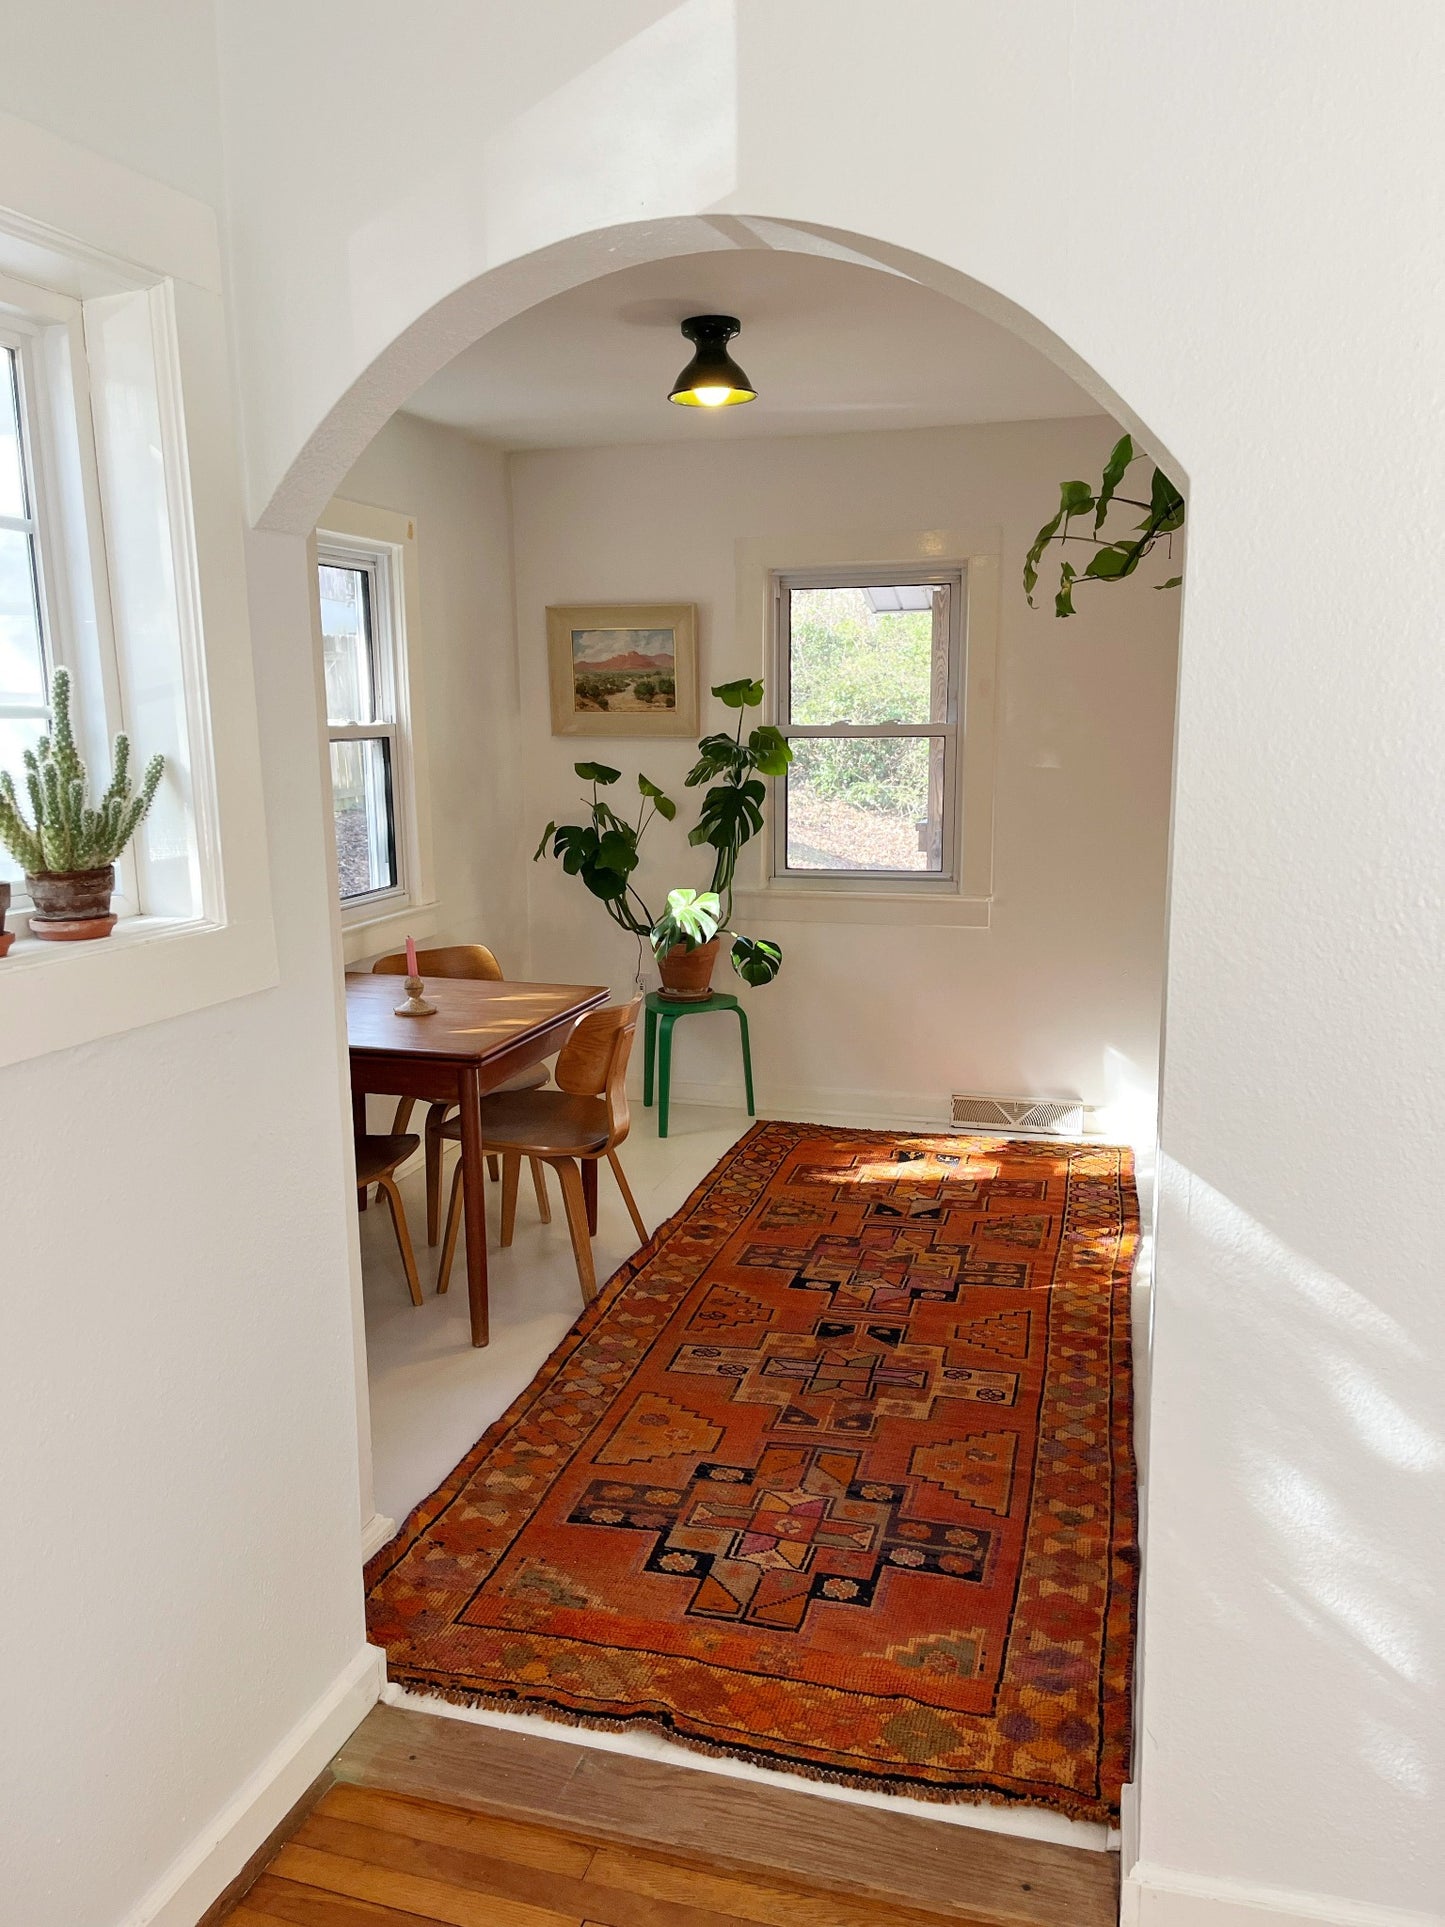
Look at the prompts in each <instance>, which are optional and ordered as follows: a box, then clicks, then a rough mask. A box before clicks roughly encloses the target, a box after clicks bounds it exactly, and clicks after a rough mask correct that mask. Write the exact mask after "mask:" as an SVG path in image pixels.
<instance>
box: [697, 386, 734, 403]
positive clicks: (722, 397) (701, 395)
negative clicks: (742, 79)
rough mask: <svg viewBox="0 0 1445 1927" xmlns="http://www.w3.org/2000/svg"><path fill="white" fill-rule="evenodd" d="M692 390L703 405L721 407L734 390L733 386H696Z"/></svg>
mask: <svg viewBox="0 0 1445 1927" xmlns="http://www.w3.org/2000/svg"><path fill="white" fill-rule="evenodd" d="M692 392H693V393H694V394H695V395H696V396H697V399H698V402H699V403H700V405H701V406H702V407H704V408H721V407H722V405H723V404H724V402H725V401H726V400H727V398H728V396H729V395H730V394H731V393H732V390H731V388H694V389H693V391H692Z"/></svg>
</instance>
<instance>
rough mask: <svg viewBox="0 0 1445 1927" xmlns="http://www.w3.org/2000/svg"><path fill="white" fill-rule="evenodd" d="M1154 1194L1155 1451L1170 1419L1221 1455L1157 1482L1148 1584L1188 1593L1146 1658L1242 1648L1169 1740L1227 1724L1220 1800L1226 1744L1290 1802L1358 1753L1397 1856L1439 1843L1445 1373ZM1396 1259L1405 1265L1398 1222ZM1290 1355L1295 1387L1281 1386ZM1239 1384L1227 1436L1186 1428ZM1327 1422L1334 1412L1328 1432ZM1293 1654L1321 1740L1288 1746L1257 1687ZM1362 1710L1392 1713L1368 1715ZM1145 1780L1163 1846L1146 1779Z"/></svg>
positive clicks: (1212, 1199)
mask: <svg viewBox="0 0 1445 1927" xmlns="http://www.w3.org/2000/svg"><path fill="white" fill-rule="evenodd" d="M1159 1177H1160V1192H1161V1204H1160V1220H1161V1222H1160V1247H1161V1249H1160V1257H1159V1276H1160V1278H1161V1280H1163V1281H1165V1282H1164V1283H1163V1284H1162V1285H1161V1289H1160V1293H1159V1305H1158V1310H1157V1330H1156V1347H1155V1359H1154V1367H1153V1373H1154V1385H1153V1413H1152V1430H1153V1432H1154V1436H1155V1439H1156V1441H1157V1439H1158V1437H1159V1436H1160V1435H1161V1434H1162V1433H1163V1432H1164V1430H1165V1429H1166V1428H1168V1427H1169V1426H1170V1424H1171V1409H1170V1408H1171V1406H1172V1407H1173V1408H1174V1413H1175V1415H1177V1416H1178V1418H1179V1422H1180V1423H1181V1424H1182V1425H1183V1427H1184V1428H1185V1430H1186V1432H1187V1433H1192V1434H1193V1435H1194V1436H1195V1437H1198V1438H1210V1437H1212V1438H1213V1441H1214V1456H1213V1458H1212V1460H1211V1462H1210V1463H1209V1464H1207V1465H1199V1466H1197V1467H1196V1468H1195V1469H1194V1472H1193V1473H1190V1472H1188V1471H1185V1472H1181V1470H1180V1469H1178V1468H1177V1466H1176V1467H1175V1468H1174V1469H1173V1470H1172V1474H1171V1482H1170V1489H1168V1490H1161V1489H1160V1487H1159V1485H1158V1475H1157V1473H1156V1483H1155V1488H1154V1490H1153V1492H1152V1494H1151V1503H1150V1518H1149V1526H1148V1530H1149V1549H1150V1550H1149V1568H1150V1569H1152V1571H1153V1572H1154V1573H1156V1574H1167V1579H1161V1580H1160V1584H1161V1585H1167V1587H1168V1588H1169V1590H1170V1591H1171V1592H1173V1591H1176V1590H1180V1589H1182V1591H1183V1593H1184V1594H1186V1595H1187V1596H1188V1597H1187V1603H1186V1602H1182V1601H1181V1599H1179V1598H1175V1599H1172V1600H1169V1601H1165V1602H1163V1603H1164V1610H1163V1612H1162V1613H1161V1612H1160V1611H1158V1610H1157V1609H1156V1606H1155V1603H1154V1602H1153V1601H1151V1600H1150V1599H1148V1598H1147V1597H1146V1614H1149V1615H1152V1619H1151V1617H1146V1620H1145V1646H1146V1652H1147V1654H1148V1655H1149V1663H1151V1664H1152V1663H1153V1660H1154V1657H1155V1652H1156V1648H1155V1642H1154V1639H1153V1638H1152V1637H1151V1632H1150V1626H1151V1623H1152V1624H1153V1625H1166V1624H1167V1625H1168V1626H1169V1628H1170V1632H1169V1635H1168V1636H1169V1638H1170V1639H1173V1640H1180V1639H1182V1638H1185V1637H1187V1636H1191V1635H1192V1637H1193V1638H1194V1640H1195V1641H1196V1642H1197V1643H1202V1644H1204V1645H1205V1646H1207V1647H1212V1648H1213V1649H1214V1651H1215V1652H1216V1653H1221V1654H1222V1653H1227V1652H1228V1651H1229V1650H1230V1649H1233V1652H1234V1654H1235V1655H1236V1657H1237V1658H1238V1661H1239V1666H1240V1671H1238V1672H1237V1673H1236V1675H1235V1676H1234V1677H1233V1678H1231V1679H1229V1680H1228V1681H1221V1683H1220V1684H1221V1691H1220V1697H1219V1700H1218V1701H1216V1702H1215V1703H1214V1704H1213V1705H1212V1706H1211V1707H1209V1708H1201V1709H1200V1710H1199V1714H1198V1716H1197V1718H1196V1720H1195V1722H1194V1723H1193V1724H1194V1731H1193V1734H1192V1735H1191V1734H1190V1733H1189V1732H1187V1731H1184V1730H1182V1729H1176V1730H1175V1731H1173V1732H1172V1733H1171V1735H1170V1737H1169V1743H1170V1745H1171V1747H1174V1748H1185V1749H1187V1748H1188V1747H1189V1746H1190V1744H1191V1739H1195V1740H1199V1741H1201V1742H1202V1741H1204V1739H1205V1736H1206V1734H1207V1733H1208V1732H1209V1730H1210V1728H1211V1727H1212V1728H1213V1737H1212V1744H1210V1745H1209V1746H1207V1747H1205V1748H1204V1749H1203V1750H1202V1751H1201V1753H1200V1756H1199V1760H1198V1772H1199V1775H1200V1780H1201V1784H1205V1785H1207V1784H1209V1783H1210V1782H1211V1779H1212V1777H1213V1769H1214V1768H1217V1767H1219V1766H1220V1765H1221V1763H1222V1761H1223V1760H1224V1758H1225V1756H1226V1754H1227V1752H1228V1751H1229V1749H1231V1747H1234V1746H1240V1747H1243V1746H1244V1745H1246V1744H1248V1745H1249V1746H1250V1747H1251V1748H1252V1749H1253V1750H1254V1752H1255V1753H1256V1755H1257V1756H1258V1755H1263V1756H1264V1759H1263V1760H1262V1761H1261V1762H1260V1772H1259V1780H1258V1783H1259V1785H1260V1786H1261V1787H1264V1786H1269V1785H1271V1784H1273V1785H1275V1786H1276V1787H1278V1788H1279V1790H1280V1794H1279V1797H1280V1798H1281V1800H1282V1801H1285V1802H1287V1801H1288V1800H1289V1798H1290V1794H1289V1791H1288V1790H1289V1789H1290V1788H1291V1787H1293V1786H1294V1785H1295V1784H1296V1782H1297V1778H1298V1775H1299V1773H1300V1770H1301V1768H1302V1767H1303V1765H1304V1764H1305V1762H1306V1760H1307V1759H1308V1758H1309V1757H1311V1749H1313V1748H1315V1747H1317V1748H1318V1749H1319V1752H1320V1754H1321V1755H1322V1756H1326V1757H1327V1756H1330V1755H1334V1756H1336V1757H1338V1756H1340V1755H1341V1754H1344V1755H1345V1756H1347V1757H1348V1758H1350V1759H1351V1760H1353V1761H1355V1762H1357V1763H1358V1766H1359V1770H1360V1772H1361V1773H1362V1774H1370V1775H1373V1776H1375V1777H1376V1778H1377V1779H1378V1780H1379V1781H1381V1782H1383V1783H1384V1785H1385V1787H1386V1788H1387V1789H1388V1791H1389V1794H1390V1796H1391V1799H1392V1801H1393V1802H1394V1804H1395V1805H1396V1807H1397V1809H1398V1811H1399V1813H1400V1832H1399V1837H1400V1839H1401V1841H1402V1842H1405V1841H1408V1840H1411V1839H1413V1840H1416V1841H1420V1840H1424V1839H1427V1838H1429V1837H1430V1836H1431V1823H1432V1822H1433V1821H1434V1820H1435V1817H1436V1816H1435V1810H1436V1808H1437V1807H1438V1802H1439V1798H1440V1794H1441V1788H1440V1787H1439V1786H1437V1785H1436V1784H1434V1782H1433V1781H1432V1777H1431V1772H1430V1767H1429V1760H1430V1754H1431V1748H1432V1745H1433V1744H1434V1743H1435V1736H1436V1735H1437V1734H1438V1729H1439V1721H1440V1717H1441V1715H1440V1711H1439V1708H1438V1705H1437V1704H1434V1700H1435V1696H1436V1695H1437V1694H1438V1691H1439V1681H1438V1679H1437V1677H1436V1662H1435V1659H1434V1656H1433V1655H1432V1652H1431V1644H1430V1642H1431V1632H1430V1628H1431V1626H1432V1624H1433V1622H1434V1621H1435V1619H1436V1617H1437V1615H1438V1604H1437V1600H1438V1596H1439V1590H1440V1585H1441V1574H1440V1573H1439V1572H1438V1571H1433V1572H1432V1570H1431V1568H1432V1565H1434V1566H1437V1567H1438V1565H1439V1563H1440V1556H1439V1533H1438V1516H1439V1515H1438V1510H1437V1509H1436V1505H1435V1501H1434V1499H1433V1497H1432V1486H1433V1485H1434V1481H1435V1480H1436V1479H1437V1478H1438V1475H1439V1473H1440V1471H1441V1469H1442V1467H1445V1444H1442V1441H1441V1439H1440V1438H1439V1437H1438V1436H1437V1435H1436V1433H1435V1432H1434V1431H1433V1430H1432V1429H1430V1428H1429V1427H1428V1426H1426V1425H1423V1424H1422V1423H1421V1422H1420V1420H1419V1419H1418V1418H1417V1417H1416V1416H1414V1414H1415V1413H1417V1412H1428V1411H1430V1410H1431V1409H1433V1407H1434V1406H1435V1405H1436V1404H1438V1395H1437V1393H1436V1391H1435V1387H1436V1386H1437V1385H1438V1373H1439V1362H1438V1360H1436V1361H1432V1360H1431V1359H1430V1358H1429V1357H1428V1356H1427V1355H1426V1352H1425V1349H1424V1347H1423V1346H1422V1345H1421V1344H1420V1343H1419V1342H1418V1341H1417V1340H1416V1339H1415V1338H1414V1337H1413V1336H1412V1334H1411V1333H1410V1332H1409V1331H1408V1330H1406V1328H1405V1327H1404V1326H1402V1325H1401V1324H1400V1323H1399V1322H1398V1321H1397V1320H1396V1319H1395V1318H1394V1317H1393V1316H1391V1315H1390V1313H1389V1312H1387V1311H1386V1310H1384V1309H1383V1308H1382V1307H1381V1306H1380V1305H1378V1304H1376V1303H1375V1302H1373V1301H1372V1300H1371V1299H1370V1298H1368V1297H1366V1296H1365V1295H1364V1294H1363V1293H1362V1292H1360V1291H1359V1290H1357V1289H1356V1288H1354V1287H1353V1286H1351V1285H1349V1284H1346V1283H1345V1282H1344V1280H1343V1279H1340V1278H1337V1277H1335V1276H1334V1275H1333V1274H1332V1273H1330V1272H1328V1271H1325V1270H1324V1269H1322V1268H1321V1267H1320V1266H1318V1265H1316V1264H1315V1263H1314V1262H1313V1261H1312V1260H1310V1259H1309V1258H1308V1257H1306V1256H1304V1255H1303V1254H1301V1253H1300V1252H1298V1251H1295V1250H1293V1249H1291V1248H1290V1247H1289V1246H1288V1245H1286V1244H1284V1243H1283V1242H1282V1241H1281V1240H1280V1239H1278V1238H1277V1237H1276V1236H1275V1235H1274V1234H1273V1233H1272V1232H1271V1231H1269V1230H1268V1229H1267V1228H1266V1227H1265V1226H1263V1225H1261V1224H1260V1223H1258V1221H1257V1220H1255V1219H1254V1218H1252V1217H1250V1216H1249V1215H1248V1214H1246V1213H1245V1212H1243V1211H1242V1210H1240V1208H1239V1207H1238V1206H1237V1205H1235V1204H1234V1203H1232V1202H1231V1201H1230V1199H1228V1198H1226V1197H1224V1196H1223V1195H1221V1193H1219V1192H1218V1191H1216V1190H1215V1189H1214V1188H1213V1187H1212V1186H1211V1185H1209V1184H1208V1183H1207V1182H1206V1181H1205V1180H1204V1179H1203V1178H1201V1177H1199V1176H1198V1175H1197V1174H1195V1173H1194V1172H1192V1171H1189V1170H1187V1169H1185V1168H1184V1167H1183V1166H1182V1165H1180V1164H1178V1163H1177V1162H1175V1161H1174V1160H1173V1159H1171V1158H1169V1157H1168V1156H1167V1155H1161V1160H1160V1174H1159ZM1341 1182H1342V1183H1348V1173H1342V1174H1341ZM1380 1242H1381V1262H1382V1265H1383V1266H1388V1264H1389V1251H1390V1239H1389V1226H1388V1224H1382V1225H1381V1227H1380ZM1261 1281H1263V1285H1262V1283H1261ZM1280 1359H1287V1360H1288V1363H1289V1371H1288V1373H1287V1374H1286V1373H1281V1372H1278V1371H1276V1370H1275V1364H1276V1361H1277V1360H1280ZM1231 1381H1232V1382H1233V1384H1234V1386H1235V1388H1236V1391H1235V1396H1234V1397H1233V1399H1232V1400H1231V1402H1230V1405H1229V1408H1228V1413H1227V1424H1226V1425H1225V1426H1223V1427H1221V1424H1220V1414H1219V1412H1218V1411H1217V1410H1215V1411H1212V1412H1211V1411H1207V1410H1201V1411H1200V1412H1199V1413H1198V1414H1197V1415H1196V1416H1195V1417H1194V1418H1191V1417H1190V1416H1189V1415H1188V1414H1187V1412H1182V1411H1181V1409H1180V1408H1181V1407H1183V1406H1186V1405H1187V1404H1188V1403H1189V1402H1191V1401H1192V1400H1193V1399H1194V1397H1195V1396H1196V1388H1197V1387H1199V1386H1201V1385H1204V1386H1208V1385H1215V1386H1217V1385H1220V1384H1224V1383H1229V1382H1231ZM1322 1412H1327V1413H1331V1414H1332V1415H1333V1422H1332V1423H1331V1424H1330V1426H1329V1428H1328V1429H1327V1430H1321V1428H1320V1422H1319V1414H1320V1413H1322ZM1157 1463H1158V1461H1157V1459H1156V1464H1157ZM1165 1463H1170V1461H1167V1460H1166V1461H1165ZM1412 1516H1413V1517H1415V1518H1417V1519H1418V1520H1419V1525H1420V1531H1419V1536H1418V1538H1417V1540H1416V1541H1415V1542H1414V1547H1413V1548H1412V1550H1411V1551H1410V1552H1409V1553H1405V1554H1402V1552H1401V1549H1400V1539H1399V1532H1398V1524H1399V1521H1400V1520H1401V1519H1402V1518H1409V1517H1412ZM1432 1519H1433V1520H1434V1521H1435V1522H1436V1524H1435V1525H1433V1526H1432V1524H1431V1521H1432ZM1271 1622H1272V1624H1271ZM1281 1651H1291V1652H1292V1653H1294V1654H1296V1655H1297V1656H1298V1672H1299V1675H1300V1677H1302V1678H1304V1679H1310V1678H1311V1676H1313V1680H1314V1682H1315V1684H1316V1686H1317V1691H1316V1693H1315V1695H1314V1698H1313V1708H1314V1715H1313V1716H1314V1721H1315V1725H1314V1728H1313V1730H1310V1729H1306V1730H1304V1731H1301V1730H1300V1728H1299V1725H1298V1724H1297V1723H1293V1722H1292V1723H1291V1726H1290V1728H1289V1730H1288V1731H1285V1730H1279V1731H1275V1730H1273V1729H1271V1726H1270V1723H1269V1721H1268V1719H1267V1717H1266V1718H1264V1719H1261V1708H1265V1709H1267V1708H1268V1706H1269V1704H1270V1702H1271V1697H1272V1691H1273V1689H1274V1687H1275V1686H1276V1684H1277V1682H1276V1681H1275V1680H1273V1679H1272V1678H1271V1677H1269V1675H1268V1674H1267V1673H1265V1672H1264V1671H1263V1670H1261V1671H1260V1672H1259V1673H1257V1674H1253V1675H1252V1674H1251V1673H1250V1671H1249V1669H1250V1667H1251V1666H1252V1665H1254V1664H1255V1663H1256V1662H1255V1661H1254V1659H1253V1655H1254V1654H1256V1653H1257V1654H1261V1655H1264V1654H1278V1653H1279V1652H1281ZM1170 1664H1171V1662H1170V1660H1169V1659H1168V1657H1167V1656H1166V1657H1165V1659H1164V1668H1165V1670H1166V1671H1168V1670H1170ZM1260 1664H1261V1668H1262V1666H1263V1662H1260ZM1356 1679H1358V1680H1359V1682H1360V1683H1359V1685H1358V1686H1356V1685H1355V1684H1353V1683H1352V1682H1353V1681H1354V1680H1356ZM1295 1703H1296V1705H1298V1706H1302V1705H1303V1704H1305V1699H1304V1698H1303V1697H1301V1698H1299V1699H1297V1700H1296V1702H1295ZM1365 1706H1374V1707H1376V1708H1379V1707H1382V1706H1383V1707H1387V1708H1388V1709H1389V1716H1388V1718H1381V1717H1379V1716H1378V1715H1376V1716H1374V1717H1366V1716H1364V1715H1363V1714H1361V1715H1358V1716H1355V1715H1353V1714H1352V1709H1353V1708H1355V1707H1365ZM1221 1707H1223V1708H1224V1709H1225V1710H1224V1712H1223V1716H1222V1717H1221ZM1352 1718H1353V1724H1351V1720H1352ZM1147 1743H1149V1744H1152V1743H1153V1742H1152V1741H1151V1742H1147ZM1276 1749H1277V1753H1276V1757H1275V1758H1274V1759H1273V1760H1272V1761H1271V1760H1269V1757H1268V1756H1269V1754H1270V1753H1271V1751H1275V1750H1276ZM1211 1752H1212V1753H1213V1754H1214V1755H1215V1757H1214V1758H1213V1759H1211V1758H1209V1757H1208V1755H1209V1753H1211ZM1266 1763H1267V1764H1268V1766H1269V1767H1272V1769H1273V1773H1274V1774H1276V1775H1277V1776H1278V1777H1277V1778H1276V1779H1273V1780H1272V1778H1271V1774H1270V1773H1269V1772H1268V1771H1266V1770H1265V1767H1266ZM1142 1784H1143V1788H1144V1800H1145V1803H1146V1804H1145V1813H1144V1825H1145V1828H1146V1832H1147V1829H1148V1825H1149V1815H1148V1808H1147V1801H1148V1775H1147V1769H1146V1771H1145V1774H1144V1776H1143V1781H1142ZM1370 1810H1374V1811H1379V1807H1378V1804H1374V1805H1373V1806H1372V1807H1371V1809H1370ZM1315 1827H1316V1829H1317V1832H1318V1835H1319V1838H1320V1840H1321V1842H1323V1841H1324V1840H1325V1839H1327V1838H1330V1837H1334V1838H1335V1840H1336V1842H1337V1843H1338V1840H1339V1835H1340V1830H1341V1829H1343V1831H1344V1834H1345V1835H1346V1836H1347V1835H1348V1830H1349V1819H1348V1816H1347V1815H1343V1814H1339V1813H1335V1814H1320V1815H1318V1816H1316V1819H1315ZM1175 1845H1176V1843H1173V1842H1160V1841H1150V1842H1149V1843H1148V1847H1147V1851H1146V1857H1147V1858H1148V1859H1151V1860H1159V1861H1161V1862H1163V1863H1165V1864H1187V1863H1184V1862H1181V1861H1180V1860H1179V1859H1178V1856H1177V1853H1176V1856H1175V1858H1174V1860H1173V1861H1172V1862H1171V1860H1170V1848H1171V1847H1173V1846H1175ZM1337 1850H1338V1851H1340V1852H1343V1853H1345V1854H1346V1855H1347V1853H1348V1849H1347V1847H1338V1846H1337ZM1304 1871H1305V1870H1303V1869H1302V1874H1303V1873H1304ZM1300 1884H1301V1886H1305V1885H1306V1884H1308V1883H1307V1882H1306V1880H1305V1879H1304V1878H1302V1879H1301V1883H1300Z"/></svg>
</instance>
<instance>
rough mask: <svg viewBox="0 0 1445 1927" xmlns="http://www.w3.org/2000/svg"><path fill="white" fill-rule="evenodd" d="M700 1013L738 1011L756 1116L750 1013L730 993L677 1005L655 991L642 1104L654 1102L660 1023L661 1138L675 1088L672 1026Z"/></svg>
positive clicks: (750, 1106) (719, 992)
mask: <svg viewBox="0 0 1445 1927" xmlns="http://www.w3.org/2000/svg"><path fill="white" fill-rule="evenodd" d="M700 1010H732V1011H736V1012H737V1019H738V1028H739V1030H740V1031H741V1032H742V1040H743V1082H744V1084H746V1086H747V1092H748V1116H749V1117H756V1116H757V1112H756V1111H755V1110H754V1109H753V1054H752V1052H751V1050H750V1049H749V1048H748V1014H747V1012H746V1011H745V1010H744V1009H743V1007H742V1005H741V1004H740V1003H739V1002H738V1000H737V998H736V997H730V996H729V995H728V994H727V992H726V991H722V990H717V991H714V992H713V994H712V996H711V997H699V998H697V999H696V1000H694V1001H692V1002H688V1003H677V1002H674V1001H673V999H672V998H671V997H663V996H661V995H660V994H659V993H658V992H657V991H655V990H654V991H653V992H652V993H651V995H650V996H649V997H648V999H647V1029H646V1031H645V1033H644V1037H643V1053H642V1101H643V1103H644V1105H650V1104H651V1103H652V1082H653V1070H654V1068H656V1067H657V1032H658V1026H659V1023H660V1024H661V1028H662V1063H661V1067H660V1075H659V1078H658V1093H657V1135H658V1136H659V1137H666V1136H667V1101H668V1097H669V1096H670V1094H671V1087H672V1027H673V1025H674V1024H675V1023H676V1022H677V1020H678V1018H679V1017H692V1016H694V1015H695V1014H696V1013H697V1012H698V1011H700Z"/></svg>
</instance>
